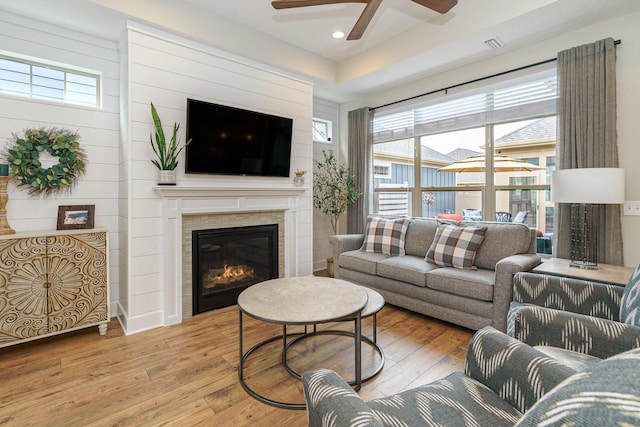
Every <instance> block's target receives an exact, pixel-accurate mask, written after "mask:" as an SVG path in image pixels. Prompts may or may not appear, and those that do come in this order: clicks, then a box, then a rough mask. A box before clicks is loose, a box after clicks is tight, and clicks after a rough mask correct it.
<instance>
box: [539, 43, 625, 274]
mask: <svg viewBox="0 0 640 427" xmlns="http://www.w3.org/2000/svg"><path fill="white" fill-rule="evenodd" d="M558 92H559V100H558V139H557V145H556V152H557V167H558V169H572V168H603V167H618V143H617V133H616V48H615V44H614V40H613V39H612V38H607V39H605V40H600V41H597V42H595V43H591V44H587V45H584V46H578V47H574V48H571V49H568V50H565V51H562V52H559V53H558ZM551 191H553V189H551ZM598 210H599V212H598V217H599V220H598V223H597V224H592V228H591V229H592V230H597V232H598V236H597V238H598V262H602V263H606V264H616V265H622V264H624V260H623V254H622V228H621V220H620V215H621V207H620V205H599V206H598ZM570 222H571V220H570V205H569V204H564V203H561V204H558V205H557V206H556V211H555V221H554V230H555V236H556V239H555V240H556V250H555V255H556V256H557V257H560V258H570V244H571V242H570Z"/></svg>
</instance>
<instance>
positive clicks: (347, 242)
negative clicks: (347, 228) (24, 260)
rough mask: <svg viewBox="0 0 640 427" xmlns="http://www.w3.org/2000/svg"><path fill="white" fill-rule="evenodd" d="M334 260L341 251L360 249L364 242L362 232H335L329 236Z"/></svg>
mask: <svg viewBox="0 0 640 427" xmlns="http://www.w3.org/2000/svg"><path fill="white" fill-rule="evenodd" d="M329 243H331V251H332V252H333V258H334V261H337V259H336V258H337V257H339V255H340V254H341V253H343V252H349V251H355V250H356V249H360V248H361V247H362V244H363V243H364V234H336V235H333V236H330V237H329Z"/></svg>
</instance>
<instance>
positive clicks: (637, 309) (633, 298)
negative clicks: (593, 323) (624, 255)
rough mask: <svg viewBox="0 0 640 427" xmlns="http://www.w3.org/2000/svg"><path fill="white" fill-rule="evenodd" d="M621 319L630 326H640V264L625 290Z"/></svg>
mask: <svg viewBox="0 0 640 427" xmlns="http://www.w3.org/2000/svg"><path fill="white" fill-rule="evenodd" d="M620 319H621V321H622V322H624V323H628V324H629V325H634V326H640V264H638V266H637V267H636V269H635V271H634V272H633V274H632V275H631V278H630V279H629V283H627V286H625V288H624V293H623V294H622V300H621V301H620Z"/></svg>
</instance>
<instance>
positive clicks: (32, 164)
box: [4, 127, 87, 197]
mask: <svg viewBox="0 0 640 427" xmlns="http://www.w3.org/2000/svg"><path fill="white" fill-rule="evenodd" d="M79 138H80V136H79V135H78V133H77V132H74V131H71V130H68V129H59V128H53V127H52V128H48V129H45V128H40V129H26V130H25V131H24V136H22V137H21V136H18V135H16V134H13V136H12V138H11V139H10V143H11V146H10V147H9V148H8V149H7V150H6V152H5V153H4V158H5V159H6V162H7V163H8V164H9V167H10V168H11V170H10V172H9V176H11V177H12V179H13V181H14V183H15V184H16V185H17V186H18V187H20V188H24V189H26V190H27V191H29V194H30V195H32V196H38V195H44V196H45V197H46V196H48V195H50V194H55V193H59V192H61V191H69V190H70V189H71V187H73V185H74V184H75V183H76V182H77V180H78V178H80V177H81V176H82V175H83V174H84V172H85V169H86V165H87V159H86V156H85V153H84V150H83V149H82V148H81V147H80V143H79V142H78V139H79ZM43 153H46V154H48V155H49V156H50V158H53V159H55V160H57V162H56V163H55V164H54V165H52V166H51V167H48V168H47V167H45V166H43V164H42V162H41V160H42V159H41V158H40V156H41V155H42V154H43Z"/></svg>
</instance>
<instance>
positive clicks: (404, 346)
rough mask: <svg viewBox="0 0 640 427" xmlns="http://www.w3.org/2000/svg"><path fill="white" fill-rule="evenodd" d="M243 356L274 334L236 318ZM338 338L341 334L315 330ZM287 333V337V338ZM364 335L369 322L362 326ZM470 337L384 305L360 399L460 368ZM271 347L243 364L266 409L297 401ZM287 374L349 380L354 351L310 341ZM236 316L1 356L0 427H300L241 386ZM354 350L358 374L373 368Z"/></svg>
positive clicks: (347, 345) (51, 343)
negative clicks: (329, 372)
mask: <svg viewBox="0 0 640 427" xmlns="http://www.w3.org/2000/svg"><path fill="white" fill-rule="evenodd" d="M244 322H245V333H244V340H245V348H248V347H249V346H251V345H253V344H255V343H257V342H259V341H261V340H263V339H265V338H267V337H270V336H275V335H279V334H280V333H281V327H279V326H276V325H270V324H265V323H263V322H259V321H256V320H253V319H251V318H249V317H247V316H244ZM324 327H325V328H329V327H331V328H334V329H336V328H342V329H348V328H349V327H351V323H340V324H330V325H325V326H324ZM294 331H295V330H294ZM363 333H366V334H367V335H370V334H371V319H365V320H364V321H363ZM472 334H473V331H470V330H468V329H464V328H461V327H457V326H454V325H451V324H448V323H445V322H441V321H438V320H434V319H431V318H429V317H426V316H422V315H419V314H415V313H412V312H409V311H406V310H403V309H399V308H397V307H393V306H390V305H387V306H385V308H383V310H382V311H381V312H380V313H378V343H379V344H380V345H381V347H382V348H383V350H384V352H385V356H386V363H385V366H384V368H383V370H382V372H380V374H378V375H377V376H376V377H375V378H373V379H372V380H371V381H369V382H367V383H365V384H364V385H363V387H362V390H361V391H360V395H361V396H362V397H363V398H365V399H367V400H368V399H373V398H378V397H383V396H387V395H390V394H394V393H396V392H399V391H402V390H404V389H407V388H411V387H414V386H416V385H419V384H424V383H427V382H430V381H433V380H434V379H437V378H440V377H443V376H445V375H447V374H449V373H450V372H453V371H455V370H460V369H462V367H463V363H464V355H465V354H466V350H467V345H468V343H469V340H470V338H471V336H472ZM280 347H281V341H276V342H274V343H272V344H269V345H267V346H265V347H264V348H261V349H260V350H259V351H257V352H256V353H255V354H253V355H252V356H251V357H250V358H249V360H248V361H247V363H246V367H245V378H246V379H247V383H248V384H249V385H250V386H251V387H252V388H254V389H255V390H256V391H258V392H259V393H262V394H265V395H267V396H268V397H269V398H272V399H276V400H283V401H287V402H303V401H304V398H303V395H302V387H301V383H300V381H298V380H296V379H294V378H292V377H291V376H290V375H289V374H288V373H286V371H285V370H284V369H283V368H282V367H281V366H280ZM289 358H290V360H291V363H290V366H291V367H292V368H293V369H295V370H296V371H298V372H304V370H306V369H310V368H313V367H314V366H315V367H320V366H322V367H330V368H332V369H335V370H337V371H338V372H340V374H341V375H343V376H344V377H345V378H352V377H353V342H352V341H351V340H350V339H349V338H347V337H336V336H329V335H321V336H317V337H313V338H308V339H305V340H302V341H300V342H299V343H297V344H296V345H294V346H292V347H291V349H290V351H289ZM238 359H239V355H238V309H237V307H236V306H233V307H228V308H224V309H221V310H216V311H212V312H209V313H205V314H202V315H199V316H195V317H193V318H190V319H187V320H185V321H184V322H183V323H182V324H180V325H176V326H171V327H166V328H158V329H154V330H151V331H148V332H143V333H139V334H135V335H131V336H125V335H124V334H123V332H122V329H121V328H120V327H119V325H118V322H117V321H115V320H113V321H112V322H111V323H110V324H109V331H108V333H107V335H106V336H99V335H98V331H97V328H90V329H85V330H82V331H76V332H71V333H68V334H63V335H59V336H56V337H51V338H47V339H43V340H39V341H33V342H30V343H25V344H20V345H17V346H13V347H8V348H3V349H0V426H21V427H22V426H65V427H69V426H235V427H238V426H248V425H251V426H269V427H271V426H306V414H305V411H300V410H286V409H278V408H275V407H272V406H268V405H265V404H263V403H260V402H258V401H257V400H255V399H253V398H252V397H250V396H249V395H248V394H247V393H246V392H245V391H244V390H243V389H242V387H241V386H240V384H239V382H238V376H237V366H238ZM378 360H379V359H378V356H377V354H376V353H374V352H373V351H372V350H371V348H370V347H369V346H367V345H364V346H363V372H364V373H366V372H367V370H368V369H371V367H372V365H375V364H376V363H377V361H378Z"/></svg>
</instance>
